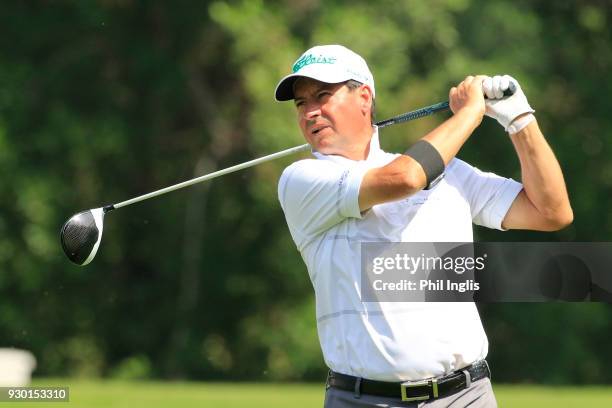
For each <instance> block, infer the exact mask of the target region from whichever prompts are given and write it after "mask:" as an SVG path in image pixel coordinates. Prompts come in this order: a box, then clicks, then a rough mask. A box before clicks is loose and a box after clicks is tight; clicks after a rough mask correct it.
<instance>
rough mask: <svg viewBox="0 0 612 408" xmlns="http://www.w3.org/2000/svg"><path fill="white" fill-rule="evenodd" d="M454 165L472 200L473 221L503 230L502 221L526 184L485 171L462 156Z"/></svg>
mask: <svg viewBox="0 0 612 408" xmlns="http://www.w3.org/2000/svg"><path fill="white" fill-rule="evenodd" d="M453 167H454V168H453V170H454V174H455V175H456V176H457V177H458V179H459V180H460V182H459V188H460V189H461V191H462V194H463V195H464V196H465V197H466V198H467V200H468V202H469V204H470V211H471V214H472V221H473V222H474V224H477V225H482V226H483V227H488V228H495V229H499V230H502V231H504V228H502V226H501V224H502V221H503V220H504V217H505V216H506V213H507V212H508V210H509V209H510V206H511V205H512V203H513V202H514V199H515V198H516V196H517V195H518V194H519V193H520V192H521V190H522V189H523V185H522V184H521V183H518V182H516V181H515V180H513V179H510V178H505V177H501V176H498V175H497V174H494V173H486V172H483V171H481V170H479V169H477V168H476V167H473V166H471V165H469V164H467V163H466V162H464V161H462V160H459V159H454V160H453Z"/></svg>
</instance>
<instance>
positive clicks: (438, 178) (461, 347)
mask: <svg viewBox="0 0 612 408" xmlns="http://www.w3.org/2000/svg"><path fill="white" fill-rule="evenodd" d="M510 81H512V82H514V84H515V85H516V91H515V93H514V94H513V95H512V96H510V97H507V98H502V96H503V91H504V90H506V89H507V88H508V87H509V83H510ZM375 94H376V91H375V89H374V78H373V77H372V74H371V72H370V70H369V68H368V66H367V64H366V62H365V61H364V59H363V58H361V57H360V56H359V55H357V54H356V53H354V52H353V51H351V50H349V49H347V48H345V47H343V46H340V45H325V46H316V47H313V48H311V49H309V50H307V51H306V52H305V53H304V54H302V56H300V58H299V59H298V60H297V61H296V62H295V64H294V65H293V73H292V74H291V75H288V76H286V77H285V78H283V79H282V80H281V81H280V82H279V84H278V86H277V87H276V91H275V96H276V99H277V100H278V101H288V100H293V101H294V102H295V107H296V109H297V119H298V125H299V127H300V130H301V132H302V134H303V135H304V138H305V139H306V141H307V142H308V143H309V144H310V145H311V146H312V151H313V155H314V156H315V158H314V159H306V160H300V161H298V162H295V163H293V164H291V165H290V166H289V167H287V168H286V169H285V170H284V172H283V174H282V176H281V178H280V181H279V185H278V196H279V200H280V203H281V206H282V208H283V211H284V213H285V217H286V219H287V224H288V226H289V230H290V232H291V236H292V238H293V240H294V241H295V244H296V245H297V248H298V250H299V251H300V253H301V255H302V258H303V259H304V262H305V263H306V266H307V268H308V273H309V275H310V279H311V281H312V284H313V286H314V289H315V295H316V317H317V328H318V334H319V340H320V343H321V348H322V350H323V356H324V358H325V362H326V364H327V366H328V367H329V368H330V372H329V376H328V379H327V391H326V395H325V407H326V408H348V407H417V406H418V407H422V406H425V407H430V408H433V407H436V408H438V407H449V406H451V405H452V406H453V407H463V406H468V405H469V406H470V407H494V406H497V403H496V400H495V396H494V394H493V390H492V388H491V382H490V380H489V378H490V376H491V373H490V371H489V367H488V365H487V363H486V361H485V357H486V356H487V350H488V341H487V337H486V335H485V332H484V330H483V327H482V323H481V321H480V316H479V315H478V311H477V309H476V306H475V304H474V303H471V302H463V303H450V302H449V303H435V302H430V303H417V302H413V303H409V302H396V303H364V302H362V301H361V298H360V292H359V283H360V271H361V267H360V259H361V256H360V243H361V242H367V241H378V242H380V241H388V242H472V241H473V235H472V223H476V224H478V225H482V226H485V227H489V228H496V229H500V230H508V229H531V230H540V231H554V230H558V229H560V228H563V227H564V226H566V225H568V224H570V223H571V222H572V220H573V214H572V209H571V206H570V203H569V199H568V195H567V190H566V187H565V182H564V180H563V174H562V173H561V168H560V166H559V163H558V162H557V159H556V158H555V155H554V153H553V152H552V150H551V148H550V146H549V145H548V143H547V142H546V140H545V139H544V136H543V135H542V133H541V131H540V128H539V127H538V123H537V121H536V119H535V117H534V115H533V113H534V112H535V111H534V110H533V109H532V108H531V106H529V103H528V102H527V98H526V97H525V94H524V93H523V91H522V90H521V87H520V86H519V84H518V82H516V80H514V79H513V78H511V77H509V76H507V75H504V76H494V77H487V76H482V75H478V76H468V77H467V78H465V79H464V80H463V81H462V82H461V83H459V84H458V85H457V86H455V87H453V88H451V89H450V93H449V101H450V108H451V110H452V112H453V116H452V117H450V118H449V119H448V120H446V121H445V122H444V123H442V124H441V125H440V126H438V127H437V128H435V129H434V130H432V131H431V132H429V133H428V134H426V135H425V136H424V137H423V138H421V139H420V140H419V141H417V142H416V143H414V144H413V145H412V146H410V147H409V148H408V150H407V151H406V152H405V153H404V154H393V153H387V152H385V151H383V150H382V149H381V148H380V145H379V141H378V131H377V128H376V127H375V126H373V125H372V124H373V123H374V118H373V116H374V115H373V112H374V100H375ZM485 95H486V96H487V98H488V99H487V100H485V97H484V96H485ZM483 115H487V116H490V117H492V118H495V119H496V120H497V121H498V122H499V123H500V124H501V125H502V126H503V128H504V130H505V131H506V132H508V134H509V136H510V139H511V141H512V143H513V144H514V148H515V150H516V153H517V155H518V158H519V161H520V165H521V177H522V180H521V181H522V183H518V182H516V181H514V180H511V179H508V178H504V177H500V176H497V175H495V174H492V173H484V172H482V171H480V170H478V169H477V168H475V167H473V166H471V165H469V164H468V163H465V162H463V161H461V160H459V159H457V158H456V157H455V155H456V154H457V152H458V151H459V149H460V148H461V146H463V144H464V143H465V142H466V141H467V139H468V138H469V137H470V135H471V134H472V132H473V131H474V130H475V129H476V128H477V127H478V126H479V125H480V123H481V122H482V119H483ZM499 137H500V136H499V135H491V143H503V140H502V139H499Z"/></svg>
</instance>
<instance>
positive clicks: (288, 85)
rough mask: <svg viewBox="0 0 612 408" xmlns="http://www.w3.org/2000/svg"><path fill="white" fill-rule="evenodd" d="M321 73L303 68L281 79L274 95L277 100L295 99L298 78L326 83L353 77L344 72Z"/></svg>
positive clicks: (335, 82) (337, 82) (338, 81)
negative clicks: (295, 85) (294, 87)
mask: <svg viewBox="0 0 612 408" xmlns="http://www.w3.org/2000/svg"><path fill="white" fill-rule="evenodd" d="M324 75H325V76H324V77H323V75H321V73H318V72H310V70H308V69H302V70H301V71H300V73H299V74H298V73H296V74H290V75H287V76H286V77H284V78H283V79H281V80H280V82H279V83H278V85H276V91H275V92H274V96H275V98H276V100H277V101H280V102H282V101H290V100H292V99H295V95H294V94H293V85H294V84H295V81H297V80H298V78H311V79H314V80H316V81H320V82H325V83H326V84H339V83H340V82H344V81H348V80H349V79H351V77H350V76H348V75H347V74H346V73H344V72H334V71H328V72H326V73H325V74H324Z"/></svg>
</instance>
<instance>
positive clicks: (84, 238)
mask: <svg viewBox="0 0 612 408" xmlns="http://www.w3.org/2000/svg"><path fill="white" fill-rule="evenodd" d="M103 226H104V209H102V208H95V209H93V210H87V211H82V212H80V213H78V214H75V215H73V216H72V217H70V219H68V221H66V222H65V223H64V226H63V227H62V231H61V233H60V238H61V241H62V248H63V249H64V252H65V253H66V256H67V257H68V259H70V260H71V261H72V262H74V263H75V264H77V265H80V266H84V265H87V264H88V263H90V262H91V261H92V260H93V259H94V256H96V252H98V247H99V246H100V241H101V240H102V228H103Z"/></svg>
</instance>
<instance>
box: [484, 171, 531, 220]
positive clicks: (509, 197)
mask: <svg viewBox="0 0 612 408" xmlns="http://www.w3.org/2000/svg"><path fill="white" fill-rule="evenodd" d="M522 189H523V185H522V184H521V183H518V182H516V181H514V180H512V179H507V180H506V182H505V183H504V185H503V186H502V187H501V189H500V190H501V192H500V194H499V196H498V197H497V198H496V199H495V201H494V202H493V206H492V208H491V210H490V219H488V220H487V225H489V226H491V227H493V228H496V229H498V230H501V231H507V229H505V228H502V225H501V224H502V221H503V220H504V217H505V216H506V214H507V213H508V210H509V209H510V206H511V205H512V203H513V202H514V200H515V199H516V196H518V194H519V193H520V192H521V190H522Z"/></svg>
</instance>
